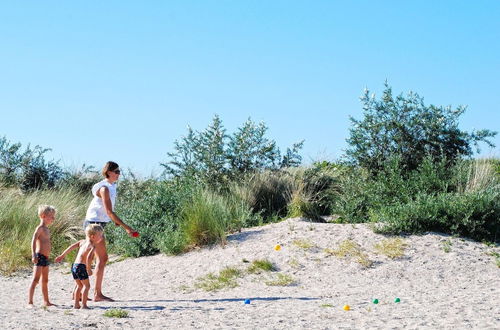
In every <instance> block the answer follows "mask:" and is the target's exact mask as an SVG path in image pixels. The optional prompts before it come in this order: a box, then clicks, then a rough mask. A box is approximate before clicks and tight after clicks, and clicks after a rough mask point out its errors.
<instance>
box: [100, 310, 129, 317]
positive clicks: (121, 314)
mask: <svg viewBox="0 0 500 330" xmlns="http://www.w3.org/2000/svg"><path fill="white" fill-rule="evenodd" d="M103 315H104V316H106V317H116V318H124V317H128V316H129V315H128V312H127V311H125V310H123V309H119V308H112V309H108V310H107V311H105V312H104V314H103Z"/></svg>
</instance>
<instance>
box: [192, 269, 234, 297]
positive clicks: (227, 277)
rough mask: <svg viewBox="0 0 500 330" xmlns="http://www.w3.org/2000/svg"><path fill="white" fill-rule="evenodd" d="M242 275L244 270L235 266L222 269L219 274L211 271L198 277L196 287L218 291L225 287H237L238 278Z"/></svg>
mask: <svg viewBox="0 0 500 330" xmlns="http://www.w3.org/2000/svg"><path fill="white" fill-rule="evenodd" d="M241 275H242V272H241V271H240V270H239V269H237V268H234V267H226V268H224V269H222V270H221V271H220V272H219V274H218V275H215V274H213V273H209V274H207V275H205V276H203V277H199V278H198V279H197V283H196V284H195V287H197V288H199V289H203V290H205V291H218V290H221V289H225V288H235V287H237V286H238V283H237V282H236V279H237V278H238V277H240V276H241Z"/></svg>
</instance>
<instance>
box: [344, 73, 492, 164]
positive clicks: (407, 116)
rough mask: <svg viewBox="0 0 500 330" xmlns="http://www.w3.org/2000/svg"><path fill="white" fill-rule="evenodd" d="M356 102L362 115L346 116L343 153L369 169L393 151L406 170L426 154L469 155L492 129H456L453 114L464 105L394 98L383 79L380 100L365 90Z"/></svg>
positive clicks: (451, 157)
mask: <svg viewBox="0 0 500 330" xmlns="http://www.w3.org/2000/svg"><path fill="white" fill-rule="evenodd" d="M361 102H362V103H363V111H364V118H363V119H362V120H356V119H354V118H351V122H352V128H351V130H350V137H349V138H348V140H347V142H348V143H349V148H348V150H347V156H348V157H349V159H350V160H351V162H352V163H354V164H356V165H358V166H360V167H363V168H365V169H367V170H369V171H371V172H375V173H376V172H378V171H379V170H381V169H383V167H384V163H385V162H386V161H388V160H389V159H391V158H392V157H394V156H395V155H399V157H400V159H401V166H402V167H404V168H405V169H406V170H407V171H412V170H415V169H416V168H417V167H418V166H419V164H420V163H421V162H422V161H423V159H425V158H427V157H430V158H431V159H432V160H433V161H440V160H441V159H446V160H447V161H448V162H451V163H453V162H454V161H455V160H458V159H461V158H463V157H464V156H465V157H468V156H471V155H472V154H473V149H472V147H473V146H476V147H477V146H478V143H479V142H486V143H487V144H488V145H490V146H493V144H492V143H491V142H490V141H489V138H491V137H494V136H495V135H496V132H492V131H490V130H487V129H484V130H479V131H476V132H472V133H469V132H465V131H462V130H460V129H459V127H458V126H459V117H460V116H461V115H462V114H463V113H464V112H465V110H466V107H463V106H459V107H457V108H456V109H452V108H451V107H443V106H434V105H430V106H426V105H425V104H424V99H423V98H422V97H420V96H419V95H418V94H417V93H414V92H409V93H408V95H407V96H406V97H405V96H403V95H402V94H401V95H399V96H396V97H394V96H393V95H392V88H391V87H390V86H389V85H388V84H387V82H386V83H385V89H384V91H383V93H382V97H381V99H380V100H377V99H375V96H370V92H369V90H365V92H364V94H363V96H362V97H361Z"/></svg>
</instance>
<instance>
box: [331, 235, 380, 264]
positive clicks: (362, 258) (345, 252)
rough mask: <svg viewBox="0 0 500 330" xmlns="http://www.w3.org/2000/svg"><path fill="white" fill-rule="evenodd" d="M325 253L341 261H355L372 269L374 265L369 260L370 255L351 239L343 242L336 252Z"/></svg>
mask: <svg viewBox="0 0 500 330" xmlns="http://www.w3.org/2000/svg"><path fill="white" fill-rule="evenodd" d="M325 253H327V254H331V255H334V256H336V257H338V258H341V259H346V258H347V259H350V260H354V261H355V262H357V263H358V264H360V265H362V266H363V267H371V266H372V265H373V261H371V260H370V259H368V255H367V254H366V253H365V252H364V251H363V249H362V248H361V246H360V245H359V244H358V243H356V242H355V241H353V240H351V239H346V240H344V241H342V242H341V243H340V244H339V246H338V247H337V249H335V250H331V249H325Z"/></svg>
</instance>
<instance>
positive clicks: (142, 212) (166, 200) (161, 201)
mask: <svg viewBox="0 0 500 330" xmlns="http://www.w3.org/2000/svg"><path fill="white" fill-rule="evenodd" d="M193 189H194V187H193V183H191V182H186V181H183V182H181V181H164V182H162V181H156V180H152V179H150V180H146V181H140V180H136V179H134V178H132V179H130V180H123V181H122V182H121V183H120V187H119V190H120V191H119V195H118V196H119V202H118V203H117V207H116V212H117V214H118V215H119V216H120V217H122V218H123V220H124V221H125V222H126V223H127V224H128V225H130V226H131V227H132V228H134V229H135V230H137V231H138V232H139V233H140V234H141V235H140V237H138V238H135V239H132V238H130V237H129V236H128V235H127V234H126V232H125V231H124V230H123V229H122V228H113V227H114V226H108V227H107V228H106V232H107V235H108V239H109V242H110V245H111V248H112V250H113V251H114V252H117V253H122V254H124V255H127V256H133V257H138V256H144V255H153V254H155V253H158V252H159V251H160V250H162V251H164V252H168V251H169V246H171V245H172V244H173V243H172V242H177V245H178V244H179V242H178V240H179V236H178V233H177V232H178V231H179V229H180V221H181V220H180V218H179V214H180V208H181V205H182V204H183V203H184V201H185V200H186V199H188V198H189V196H190V194H191V191H192V190H193ZM167 242H168V243H167ZM173 245H174V246H172V251H170V252H177V253H178V252H180V251H179V249H180V247H179V246H175V244H173Z"/></svg>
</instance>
